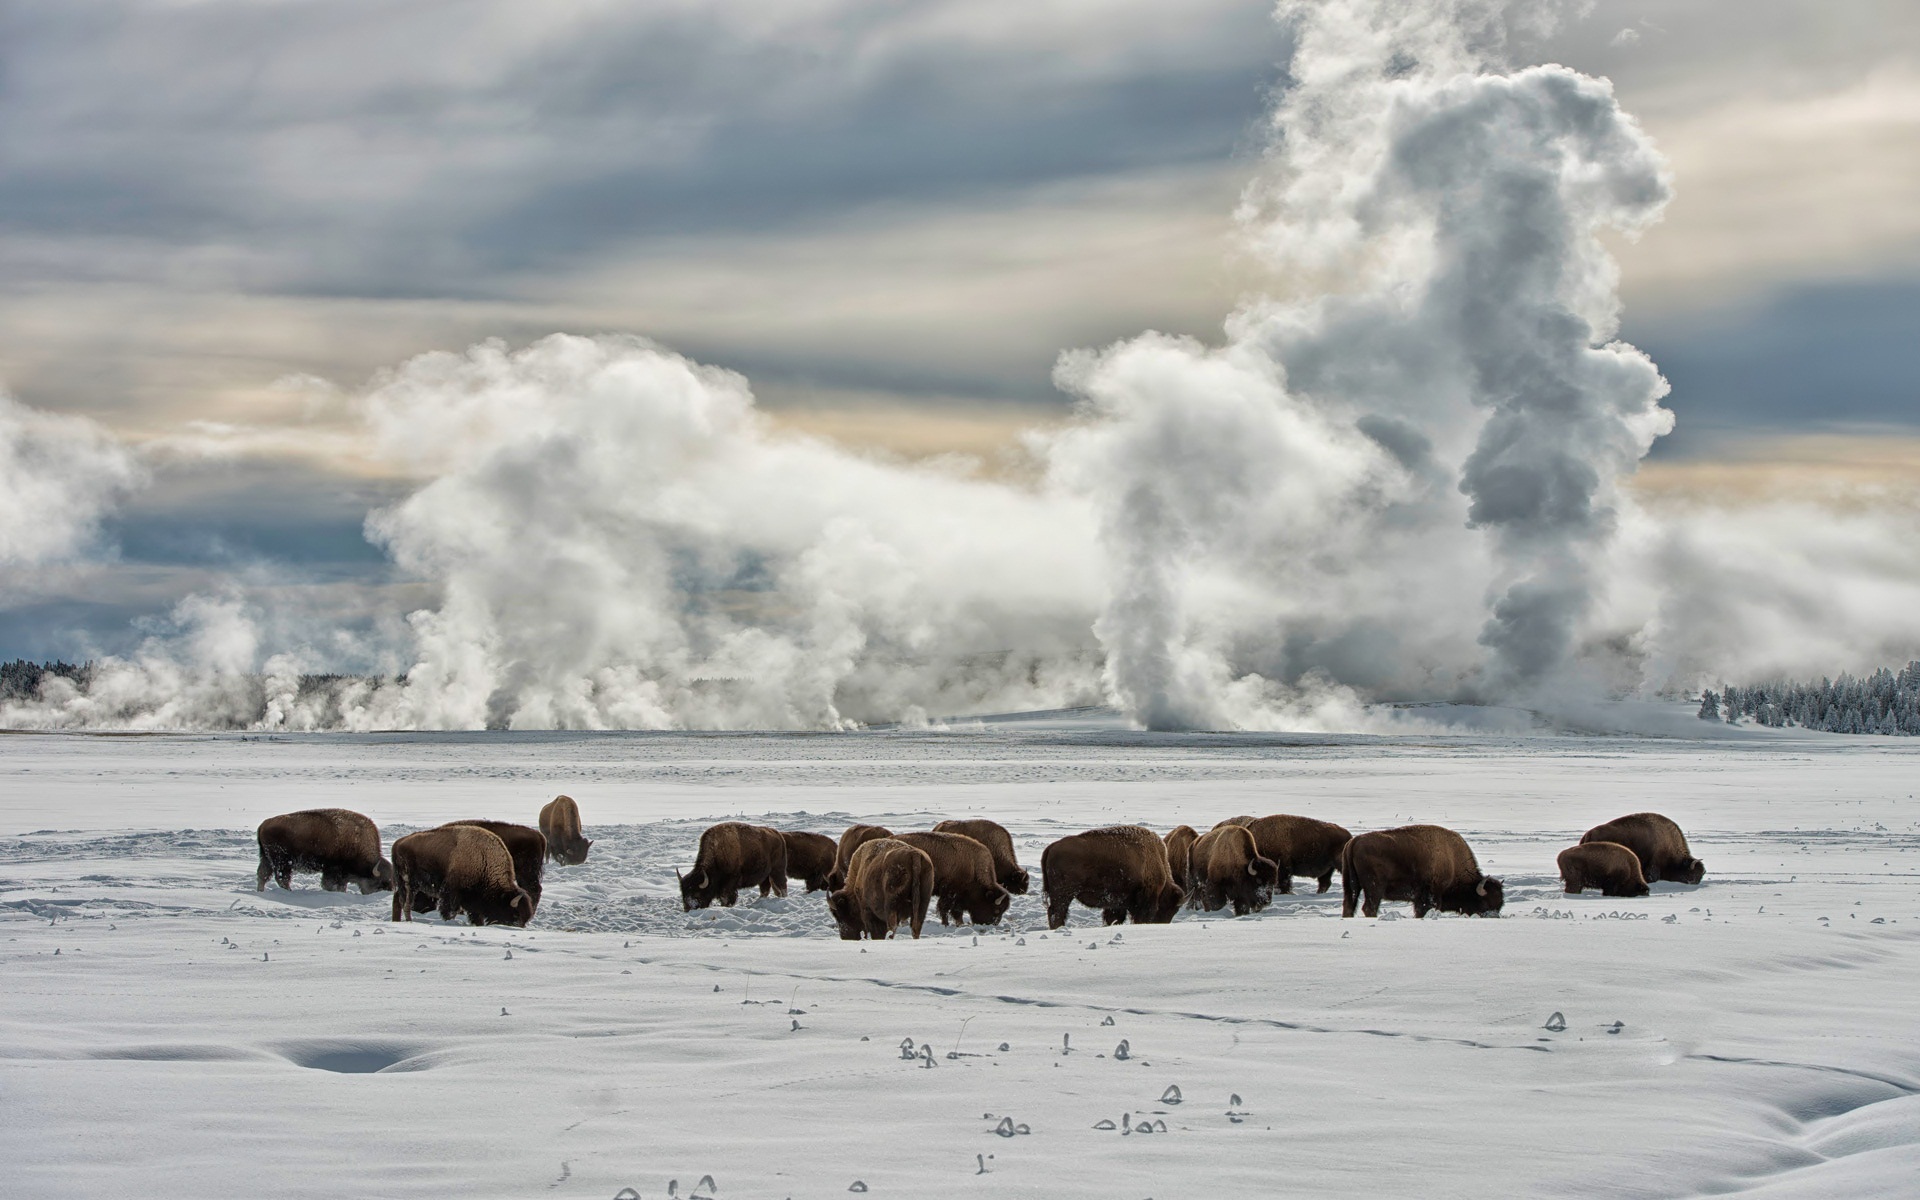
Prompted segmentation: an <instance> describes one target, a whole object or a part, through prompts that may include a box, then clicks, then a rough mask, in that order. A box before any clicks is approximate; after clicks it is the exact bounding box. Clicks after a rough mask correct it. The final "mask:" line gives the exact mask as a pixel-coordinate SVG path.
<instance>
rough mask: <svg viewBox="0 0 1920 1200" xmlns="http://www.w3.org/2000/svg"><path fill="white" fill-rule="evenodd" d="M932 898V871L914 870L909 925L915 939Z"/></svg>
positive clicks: (924, 921) (925, 918) (925, 920)
mask: <svg viewBox="0 0 1920 1200" xmlns="http://www.w3.org/2000/svg"><path fill="white" fill-rule="evenodd" d="M932 899H933V872H932V871H915V872H914V873H913V914H912V916H911V917H910V918H909V926H910V928H911V929H912V931H913V936H914V938H915V939H916V940H917V939H918V938H919V937H920V927H921V926H922V925H925V924H926V923H927V905H928V903H929V902H931V901H932Z"/></svg>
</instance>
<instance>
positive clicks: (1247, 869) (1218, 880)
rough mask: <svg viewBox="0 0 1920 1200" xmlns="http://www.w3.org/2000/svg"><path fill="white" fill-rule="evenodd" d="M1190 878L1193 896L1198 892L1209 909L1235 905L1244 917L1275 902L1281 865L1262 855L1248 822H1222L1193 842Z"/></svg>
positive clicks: (1236, 911) (1235, 908)
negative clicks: (1225, 823)
mask: <svg viewBox="0 0 1920 1200" xmlns="http://www.w3.org/2000/svg"><path fill="white" fill-rule="evenodd" d="M1189 863H1190V865H1189V867H1188V878H1189V879H1191V880H1192V881H1193V882H1192V886H1191V889H1190V897H1189V898H1191V895H1192V894H1197V895H1198V896H1199V900H1200V907H1201V908H1203V909H1205V910H1206V911H1207V912H1213V911H1215V910H1216V909H1221V908H1225V907H1226V906H1227V905H1229V904H1231V905H1233V915H1234V916H1236V917H1244V916H1246V915H1247V914H1248V913H1250V912H1258V911H1260V910H1261V909H1263V908H1265V907H1266V906H1267V905H1268V904H1270V903H1272V902H1273V885H1274V883H1275V882H1276V881H1277V880H1279V879H1280V869H1279V868H1278V867H1277V866H1275V865H1274V862H1273V860H1272V859H1270V858H1262V857H1261V856H1260V851H1259V849H1258V848H1257V847H1256V846H1255V845H1254V842H1253V834H1252V833H1250V832H1248V831H1247V828H1246V827H1245V826H1244V825H1221V826H1217V827H1215V828H1214V829H1212V830H1211V831H1209V832H1207V833H1204V834H1201V835H1200V837H1199V839H1198V840H1197V841H1195V842H1194V843H1193V851H1192V857H1191V859H1190V860H1189Z"/></svg>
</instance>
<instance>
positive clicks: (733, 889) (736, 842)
mask: <svg viewBox="0 0 1920 1200" xmlns="http://www.w3.org/2000/svg"><path fill="white" fill-rule="evenodd" d="M674 874H676V875H679V869H678V868H675V869H674ZM750 887H758V888H759V889H760V894H761V895H762V896H764V895H766V894H767V893H768V892H769V891H771V892H772V893H773V894H774V895H776V896H784V895H786V894H787V839H785V838H783V837H781V836H780V831H779V830H778V829H769V828H767V827H766V826H765V825H742V824H741V823H740V822H738V821H722V822H721V823H720V824H718V825H712V826H709V827H708V828H707V831H706V832H705V833H703V834H701V835H700V854H699V857H697V858H696V859H694V862H693V870H691V871H690V872H688V873H687V874H685V875H680V908H681V910H682V911H684V912H692V911H693V910H694V909H696V908H705V907H707V906H708V905H709V904H713V903H714V902H716V901H718V902H719V903H720V904H721V905H722V906H723V907H726V908H732V907H733V906H734V905H735V904H737V903H739V902H740V889H742V888H750Z"/></svg>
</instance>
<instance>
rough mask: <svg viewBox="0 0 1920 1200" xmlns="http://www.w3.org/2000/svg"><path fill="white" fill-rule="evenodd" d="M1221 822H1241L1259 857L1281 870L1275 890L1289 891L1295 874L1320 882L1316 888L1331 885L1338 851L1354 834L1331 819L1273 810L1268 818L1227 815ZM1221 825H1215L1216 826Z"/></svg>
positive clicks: (1337, 860)
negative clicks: (1250, 836) (1315, 818)
mask: <svg viewBox="0 0 1920 1200" xmlns="http://www.w3.org/2000/svg"><path fill="white" fill-rule="evenodd" d="M1220 825H1244V826H1245V827H1246V829H1247V832H1248V833H1251V834H1252V835H1253V844H1254V845H1255V846H1257V847H1258V848H1259V850H1260V857H1262V858H1270V859H1272V860H1273V862H1274V865H1275V866H1277V867H1278V868H1279V869H1280V883H1279V886H1278V887H1277V888H1276V889H1275V890H1276V891H1279V892H1281V893H1284V894H1289V895H1290V894H1292V892H1293V877H1294V876H1296V875H1300V876H1304V877H1306V878H1308V879H1313V880H1316V881H1318V883H1319V885H1320V886H1319V889H1318V890H1319V891H1322V892H1324V891H1326V890H1327V889H1328V888H1330V887H1332V886H1333V872H1334V869H1335V868H1337V867H1338V866H1339V865H1340V851H1342V850H1344V849H1345V848H1346V845H1347V842H1348V841H1350V840H1352V838H1353V835H1352V834H1350V833H1348V832H1347V831H1346V830H1345V829H1343V828H1341V827H1340V826H1338V825H1335V824H1334V823H1333V822H1331V821H1316V820H1314V819H1313V818H1312V817H1295V816H1290V815H1288V814H1286V813H1275V814H1274V815H1273V816H1270V817H1229V818H1227V819H1226V820H1224V821H1222V822H1220ZM1220 825H1216V826H1214V828H1215V829H1218V828H1220Z"/></svg>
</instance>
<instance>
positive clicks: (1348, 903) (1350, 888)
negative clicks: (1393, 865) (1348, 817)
mask: <svg viewBox="0 0 1920 1200" xmlns="http://www.w3.org/2000/svg"><path fill="white" fill-rule="evenodd" d="M1359 904H1360V881H1359V880H1358V879H1357V878H1355V876H1354V872H1353V843H1352V842H1351V841H1349V842H1348V843H1347V844H1346V845H1344V846H1342V847H1340V915H1341V916H1343V917H1350V916H1352V915H1353V914H1354V910H1355V909H1356V908H1358V907H1359Z"/></svg>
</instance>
